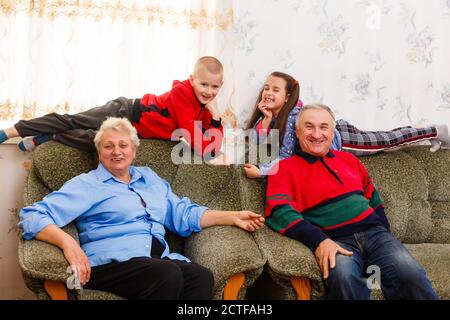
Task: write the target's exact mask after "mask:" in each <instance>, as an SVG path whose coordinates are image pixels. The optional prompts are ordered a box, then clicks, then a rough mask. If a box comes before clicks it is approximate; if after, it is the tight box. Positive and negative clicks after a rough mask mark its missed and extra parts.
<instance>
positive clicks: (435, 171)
mask: <svg viewBox="0 0 450 320" xmlns="http://www.w3.org/2000/svg"><path fill="white" fill-rule="evenodd" d="M402 152H405V153H407V154H409V155H410V156H411V157H413V158H414V159H415V160H416V161H418V162H419V163H420V166H421V167H422V170H423V172H424V174H425V176H426V179H427V181H428V185H429V199H430V200H433V201H440V202H449V201H450V161H449V159H450V150H439V151H438V152H434V153H432V152H430V151H429V150H428V147H426V146H414V147H408V148H404V149H403V151H402Z"/></svg>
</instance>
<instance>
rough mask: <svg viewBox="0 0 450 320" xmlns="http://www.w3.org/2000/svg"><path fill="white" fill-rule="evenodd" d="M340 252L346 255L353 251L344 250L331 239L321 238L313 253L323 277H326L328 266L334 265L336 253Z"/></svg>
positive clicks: (351, 253) (332, 266)
mask: <svg viewBox="0 0 450 320" xmlns="http://www.w3.org/2000/svg"><path fill="white" fill-rule="evenodd" d="M337 253H340V254H343V255H346V256H351V255H353V252H351V251H348V250H345V249H344V248H342V247H341V246H340V245H338V244H337V243H336V242H334V241H333V240H331V239H325V240H323V241H322V242H321V243H320V244H319V246H318V247H317V249H316V252H315V255H316V260H317V263H318V264H319V267H320V270H322V275H323V278H324V279H328V275H329V271H330V268H331V269H333V268H334V267H336V254H337Z"/></svg>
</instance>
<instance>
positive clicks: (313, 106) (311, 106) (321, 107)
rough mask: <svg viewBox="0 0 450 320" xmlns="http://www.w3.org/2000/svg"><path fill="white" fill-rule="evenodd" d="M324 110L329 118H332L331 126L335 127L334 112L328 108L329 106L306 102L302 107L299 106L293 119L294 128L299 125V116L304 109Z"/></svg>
mask: <svg viewBox="0 0 450 320" xmlns="http://www.w3.org/2000/svg"><path fill="white" fill-rule="evenodd" d="M311 109H314V110H325V111H327V112H328V113H329V114H330V116H331V119H332V120H333V128H336V119H335V118H334V113H333V111H332V110H331V109H330V107H328V106H326V105H324V104H320V103H312V104H307V105H305V106H303V107H301V108H300V112H299V113H298V115H297V119H296V120H295V128H296V129H298V126H299V125H300V117H301V116H302V114H303V113H304V112H305V111H306V110H311Z"/></svg>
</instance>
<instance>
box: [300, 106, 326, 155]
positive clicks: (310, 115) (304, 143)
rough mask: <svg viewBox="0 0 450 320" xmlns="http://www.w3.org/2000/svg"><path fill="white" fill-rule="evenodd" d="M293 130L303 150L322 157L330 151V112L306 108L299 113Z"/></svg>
mask: <svg viewBox="0 0 450 320" xmlns="http://www.w3.org/2000/svg"><path fill="white" fill-rule="evenodd" d="M300 117H301V118H300V119H298V127H297V129H296V131H295V133H296V135H297V138H298V141H299V142H300V147H301V149H302V151H303V152H306V153H309V154H311V155H313V156H316V157H323V156H324V155H326V154H327V153H328V151H330V146H331V143H332V142H333V135H334V126H333V123H334V122H333V118H332V117H331V114H330V113H329V112H328V111H326V110H323V109H308V110H305V111H304V112H302V113H301V114H300Z"/></svg>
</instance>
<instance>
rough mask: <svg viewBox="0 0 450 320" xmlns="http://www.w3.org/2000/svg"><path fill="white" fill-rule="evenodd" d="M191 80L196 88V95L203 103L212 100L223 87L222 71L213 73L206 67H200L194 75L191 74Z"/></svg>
mask: <svg viewBox="0 0 450 320" xmlns="http://www.w3.org/2000/svg"><path fill="white" fill-rule="evenodd" d="M189 82H190V83H191V85H192V87H193V88H194V93H195V97H196V98H197V100H198V101H199V102H200V103H201V104H207V103H208V102H211V101H212V100H213V99H214V98H215V97H216V96H217V94H218V93H219V90H220V87H222V83H223V81H222V73H217V74H216V73H212V72H209V71H208V70H207V69H206V68H198V70H196V72H195V74H194V75H191V77H190V78H189Z"/></svg>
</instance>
